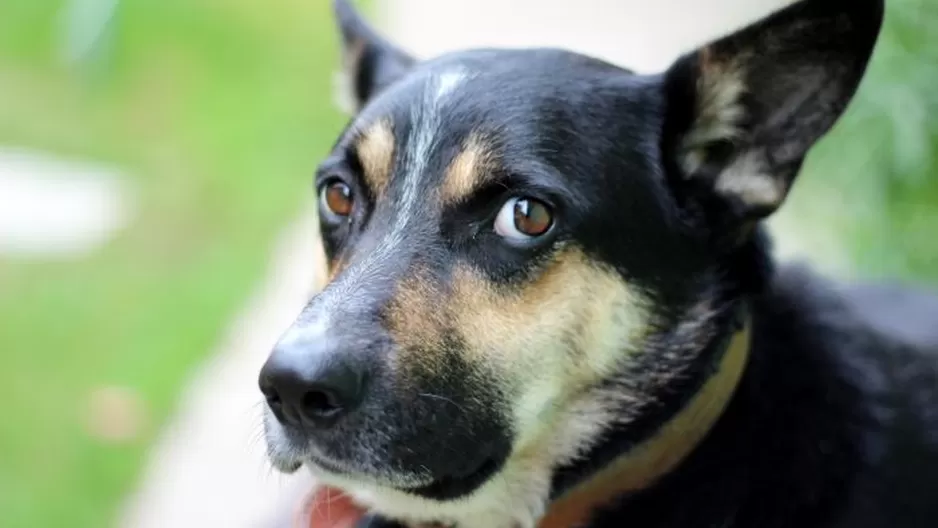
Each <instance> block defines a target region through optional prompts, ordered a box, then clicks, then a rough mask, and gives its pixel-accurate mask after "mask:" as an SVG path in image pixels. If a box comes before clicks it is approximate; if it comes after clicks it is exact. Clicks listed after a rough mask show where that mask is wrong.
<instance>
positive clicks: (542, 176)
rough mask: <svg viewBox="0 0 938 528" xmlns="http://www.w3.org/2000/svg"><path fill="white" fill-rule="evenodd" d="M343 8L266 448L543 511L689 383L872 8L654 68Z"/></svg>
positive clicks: (270, 371) (807, 5) (405, 511)
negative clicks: (319, 281)
mask: <svg viewBox="0 0 938 528" xmlns="http://www.w3.org/2000/svg"><path fill="white" fill-rule="evenodd" d="M336 10H337V14H338V19H339V21H340V28H341V34H342V36H343V43H344V63H345V66H346V73H347V75H348V80H349V83H348V85H349V86H348V87H349V89H350V92H351V99H352V103H353V105H354V116H353V118H352V120H351V122H350V124H349V126H348V127H347V128H346V129H345V131H344V132H343V133H342V135H341V137H340V138H339V140H338V141H337V143H336V144H335V146H334V148H333V149H332V151H331V153H330V154H329V156H328V157H327V158H326V160H325V161H324V162H323V163H322V164H321V166H320V167H319V170H318V172H317V175H316V188H317V190H318V193H319V213H320V225H321V231H322V238H323V241H324V244H325V249H326V254H327V256H328V260H329V265H330V273H329V275H330V278H329V282H328V284H327V285H325V287H324V288H323V290H322V291H321V293H319V294H318V295H316V296H315V297H314V298H313V299H312V300H311V302H310V303H309V305H308V306H307V307H306V308H305V309H304V310H303V312H302V314H301V315H300V316H299V318H298V319H297V321H296V322H295V324H294V325H293V326H292V327H291V328H290V329H289V330H288V331H287V332H286V334H285V335H284V336H283V338H282V339H281V341H280V342H279V343H278V345H277V347H276V349H275V351H274V352H273V354H272V355H271V357H270V359H269V360H268V362H267V364H266V365H265V367H264V369H263V371H262V373H261V386H262V390H263V391H264V393H265V394H266V396H267V398H268V401H269V406H270V408H271V412H270V413H268V414H269V416H268V419H267V420H266V425H267V431H268V442H269V447H270V454H271V457H272V460H273V462H274V464H275V465H277V466H278V467H280V468H281V469H284V470H293V469H296V468H297V467H298V466H300V465H302V464H306V465H308V466H309V467H310V468H311V469H313V471H315V472H316V473H317V475H318V476H319V477H320V478H321V479H323V480H324V481H326V482H328V483H331V484H333V485H336V486H339V487H341V488H343V489H345V490H347V491H348V492H350V493H353V494H355V495H356V496H357V497H358V498H359V499H360V500H362V501H364V502H366V503H367V504H369V505H370V506H372V507H374V508H376V509H378V510H379V511H382V512H386V513H388V514H390V515H392V516H399V517H404V518H408V517H409V518H417V519H440V520H459V521H463V522H466V523H468V524H469V525H473V523H475V524H474V525H482V526H498V525H502V524H506V523H508V522H518V523H521V524H523V525H527V524H530V522H531V521H532V520H533V519H535V518H536V517H537V516H538V515H540V513H541V512H542V511H543V508H544V506H545V504H546V503H547V502H548V501H549V499H550V497H551V496H552V493H556V492H557V491H558V490H557V487H558V485H559V484H558V483H559V481H560V479H559V477H558V475H559V474H560V472H561V471H560V470H561V469H562V468H569V467H571V466H575V465H576V460H577V457H578V456H583V455H586V454H588V453H590V450H591V449H594V448H595V447H596V446H597V445H599V444H601V443H603V442H605V441H607V440H608V438H609V436H610V434H611V431H613V430H614V431H616V432H617V434H620V433H621V434H622V435H625V436H620V439H624V440H623V441H621V442H620V443H619V444H618V445H621V446H623V447H622V449H626V448H627V446H628V445H631V444H634V443H636V442H639V441H641V440H642V436H643V435H647V434H650V433H649V431H652V430H653V429H654V426H655V424H656V423H660V422H661V421H663V420H666V419H667V416H668V413H670V412H672V411H673V410H674V409H673V407H674V405H671V404H668V402H672V403H673V402H675V401H679V400H675V399H674V395H675V394H677V395H681V394H682V393H684V392H687V391H689V390H693V389H691V388H689V387H692V386H696V385H693V384H690V385H688V384H687V381H688V380H690V379H692V378H694V377H695V376H696V375H697V374H698V373H699V372H698V371H700V372H702V371H704V370H706V369H705V368H704V367H703V366H702V363H701V362H702V361H704V359H706V358H703V356H704V355H706V354H707V353H709V352H707V351H709V350H711V349H713V348H714V346H713V344H714V343H716V342H718V341H719V339H720V338H722V337H723V336H724V335H725V334H726V333H727V332H729V329H730V328H731V321H730V319H731V317H730V316H729V315H728V314H729V313H730V312H732V311H733V310H732V309H733V307H734V306H735V303H736V302H737V301H738V300H739V298H740V297H742V296H744V294H745V293H746V291H747V290H746V289H747V288H751V287H752V284H751V281H749V278H752V277H753V276H757V275H758V270H750V269H747V266H756V267H758V266H760V264H759V261H758V258H755V257H757V256H758V255H759V254H760V252H761V250H759V249H758V247H757V246H758V244H757V240H758V233H759V230H758V224H759V222H760V221H761V220H763V219H764V218H766V217H767V216H768V215H770V214H771V213H772V212H773V211H775V210H776V209H777V208H778V207H779V206H780V204H781V203H782V201H783V200H784V198H785V196H786V194H787V192H788V190H789V188H790V186H791V184H792V182H793V180H794V178H795V175H796V173H797V172H798V170H799V168H800V166H801V164H802V162H803V160H804V159H805V156H806V154H807V153H808V151H809V149H810V148H811V147H812V145H813V144H814V143H815V142H816V141H818V140H819V139H820V138H821V137H822V136H823V135H824V134H825V133H826V132H827V131H828V130H829V129H830V127H831V126H832V125H833V123H834V122H835V121H836V120H837V118H838V117H839V116H840V114H841V113H842V112H843V110H844V109H845V107H846V105H847V104H848V102H849V101H850V99H851V98H852V96H853V94H854V92H855V90H856V88H857V86H858V83H859V81H860V79H861V77H862V76H863V73H864V71H865V68H866V65H867V62H868V60H869V57H870V55H871V52H872V49H873V47H874V42H875V40H876V36H877V34H878V29H879V26H880V22H881V17H882V5H881V0H809V1H804V2H800V3H798V4H795V5H793V6H791V7H789V8H787V9H785V10H783V11H780V12H779V13H777V14H775V15H773V16H771V17H769V18H767V19H766V20H763V21H761V22H759V23H757V24H754V25H752V26H750V27H748V28H745V29H743V30H741V31H739V32H737V33H735V34H733V35H731V36H729V37H726V38H724V39H721V40H718V41H716V42H713V43H711V44H709V45H707V46H704V47H702V48H701V49H699V50H696V51H694V52H692V53H689V54H687V55H686V56H683V57H681V58H680V59H678V60H677V61H676V62H675V64H674V65H673V66H672V67H671V68H670V69H668V70H667V71H666V72H664V73H662V74H658V75H637V74H634V73H631V72H629V71H626V70H623V69H620V68H618V67H615V66H613V65H610V64H607V63H604V62H602V61H599V60H595V59H592V58H588V57H584V56H582V55H578V54H574V53H569V52H565V51H559V50H551V49H529V50H495V49H485V50H474V51H465V52H459V53H452V54H447V55H445V56H442V57H438V58H435V59H432V60H426V61H420V60H416V59H414V58H412V57H411V56H409V55H408V54H407V53H405V52H403V51H401V50H400V49H398V48H396V47H395V46H393V45H392V44H390V43H389V42H387V41H386V40H384V39H383V38H382V37H381V36H379V35H378V34H377V33H376V32H375V31H374V30H372V29H370V28H369V27H368V26H367V25H366V24H365V23H364V22H363V21H362V19H361V18H360V17H359V16H358V15H357V14H355V13H354V12H353V10H352V9H351V7H350V6H349V5H348V4H347V3H346V2H343V1H339V2H337V4H336ZM682 384H684V385H682ZM615 454H616V455H621V454H624V453H621V452H620V453H615Z"/></svg>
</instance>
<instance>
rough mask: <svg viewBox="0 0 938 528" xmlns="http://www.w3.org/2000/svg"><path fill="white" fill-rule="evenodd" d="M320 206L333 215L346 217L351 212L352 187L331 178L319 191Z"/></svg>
mask: <svg viewBox="0 0 938 528" xmlns="http://www.w3.org/2000/svg"><path fill="white" fill-rule="evenodd" d="M319 203H320V206H321V207H323V208H325V210H326V211H328V212H329V213H331V214H332V215H334V216H339V217H346V216H348V215H350V214H352V205H353V203H354V202H353V201H352V189H351V188H350V187H349V186H348V185H346V184H345V183H344V182H341V181H338V180H332V181H330V182H328V183H326V184H325V185H323V186H322V188H321V189H320V191H319Z"/></svg>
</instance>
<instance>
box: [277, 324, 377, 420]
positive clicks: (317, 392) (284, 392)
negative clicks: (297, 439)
mask: <svg viewBox="0 0 938 528" xmlns="http://www.w3.org/2000/svg"><path fill="white" fill-rule="evenodd" d="M363 379H364V369H363V365H362V364H361V363H360V362H359V361H355V360H354V358H352V357H351V354H347V353H342V352H340V351H339V350H337V349H336V348H335V347H334V346H331V345H330V344H329V342H328V341H327V340H319V341H317V342H302V341H301V342H295V341H294V342H291V343H290V344H279V345H278V346H277V347H276V348H275V349H274V351H273V353H271V355H270V358H268V359H267V362H266V363H265V364H264V367H263V368H262V369H261V373H260V379H259V382H260V389H261V392H263V393H264V396H265V397H266V398H267V404H268V405H269V406H270V409H271V411H273V413H274V415H275V416H276V417H277V419H278V420H280V422H281V423H284V424H289V425H309V426H314V427H327V426H329V425H331V424H332V423H333V422H334V421H335V420H336V419H338V418H339V417H341V416H342V415H344V414H347V413H349V412H350V411H352V410H353V409H354V408H355V407H356V406H358V404H359V403H360V402H361V399H362V388H363Z"/></svg>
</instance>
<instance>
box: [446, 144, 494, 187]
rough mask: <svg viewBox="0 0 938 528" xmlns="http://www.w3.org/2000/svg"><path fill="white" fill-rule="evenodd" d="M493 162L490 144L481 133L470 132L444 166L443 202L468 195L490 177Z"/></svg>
mask: <svg viewBox="0 0 938 528" xmlns="http://www.w3.org/2000/svg"><path fill="white" fill-rule="evenodd" d="M494 163H495V162H494V154H493V148H492V145H491V144H489V143H488V142H486V140H485V138H484V137H482V136H481V135H479V134H475V133H474V134H471V135H470V136H469V137H468V138H467V139H466V141H465V143H464V145H463V149H462V151H460V153H459V154H457V155H456V157H454V158H453V161H452V162H450V164H449V167H447V168H446V174H445V176H444V179H443V186H442V189H441V198H442V200H443V203H444V204H450V203H457V202H459V201H460V200H463V199H465V198H466V197H468V196H469V195H470V194H471V193H472V192H473V191H474V190H476V189H478V188H479V187H480V186H481V185H483V184H484V183H485V182H486V181H488V180H489V179H490V178H491V177H492V169H493V167H494Z"/></svg>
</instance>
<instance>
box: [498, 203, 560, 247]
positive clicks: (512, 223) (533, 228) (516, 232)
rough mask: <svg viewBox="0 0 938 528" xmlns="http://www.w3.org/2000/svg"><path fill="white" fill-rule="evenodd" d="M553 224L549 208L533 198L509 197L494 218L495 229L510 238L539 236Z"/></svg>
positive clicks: (523, 238)
mask: <svg viewBox="0 0 938 528" xmlns="http://www.w3.org/2000/svg"><path fill="white" fill-rule="evenodd" d="M553 225H554V216H553V213H552V212H551V210H550V208H549V207H548V206H547V205H546V204H544V203H543V202H541V201H538V200H535V199H533V198H518V197H516V198H511V199H510V200H508V201H507V202H505V205H503V206H502V209H501V211H499V212H498V216H497V217H496V218H495V231H496V232H497V233H498V234H499V235H501V236H503V237H505V238H509V239H512V240H525V239H528V238H534V237H539V236H541V235H543V234H545V233H547V232H548V231H550V228H551V227H552V226H553Z"/></svg>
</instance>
